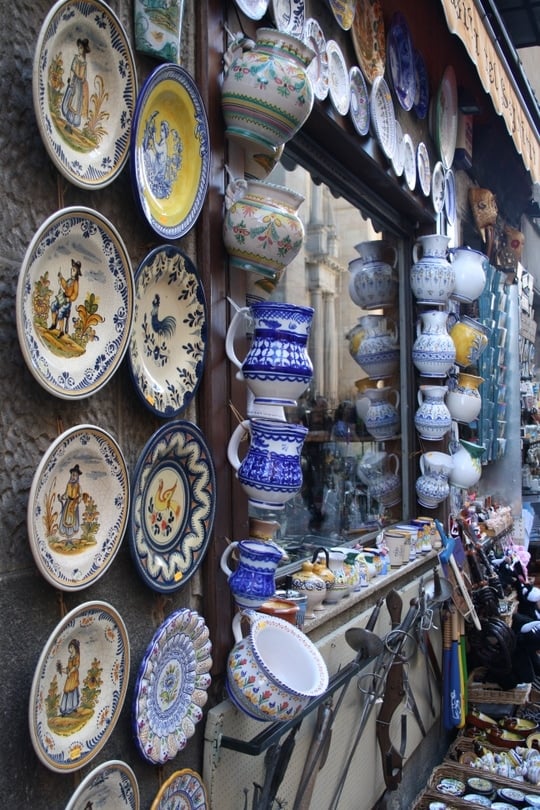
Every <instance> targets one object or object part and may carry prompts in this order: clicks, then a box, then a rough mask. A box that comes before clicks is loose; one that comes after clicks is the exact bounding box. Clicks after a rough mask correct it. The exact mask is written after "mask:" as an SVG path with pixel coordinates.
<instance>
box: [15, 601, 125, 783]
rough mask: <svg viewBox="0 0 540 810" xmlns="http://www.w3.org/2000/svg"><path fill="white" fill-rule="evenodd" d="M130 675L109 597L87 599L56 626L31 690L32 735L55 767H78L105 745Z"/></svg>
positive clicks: (39, 752)
mask: <svg viewBox="0 0 540 810" xmlns="http://www.w3.org/2000/svg"><path fill="white" fill-rule="evenodd" d="M128 679H129V642H128V636H127V631H126V628H125V625H124V622H123V621H122V618H121V617H120V615H119V614H118V613H117V612H116V610H115V609H114V608H113V607H112V606H111V605H109V604H107V603H106V602H85V603H84V604H83V605H79V606H78V607H76V608H74V609H73V610H72V611H70V612H69V613H68V614H67V615H66V616H65V617H64V618H63V619H62V621H61V622H59V624H58V625H57V627H56V628H55V630H54V631H53V632H52V634H51V636H50V637H49V640H48V641H47V644H46V645H45V648H44V650H43V652H42V653H41V656H40V659H39V661H38V664H37V667H36V671H35V673H34V678H33V681H32V689H31V692H30V706H29V721H30V736H31V738H32V744H33V746H34V748H35V751H36V754H37V755H38V757H39V759H40V760H41V761H42V762H43V764H44V765H46V766H47V767H48V768H50V769H51V770H52V771H59V772H66V771H75V770H78V769H79V768H82V767H83V766H84V765H87V764H88V763H89V762H90V760H92V759H93V758H94V757H95V756H96V754H98V753H99V751H100V750H101V749H102V748H103V746H104V745H105V743H106V742H107V740H108V739H109V737H110V736H111V734H112V732H113V729H114V727H115V725H116V722H117V720H118V717H119V715H120V712H121V710H122V706H123V704H124V699H125V696H126V690H127V684H128Z"/></svg>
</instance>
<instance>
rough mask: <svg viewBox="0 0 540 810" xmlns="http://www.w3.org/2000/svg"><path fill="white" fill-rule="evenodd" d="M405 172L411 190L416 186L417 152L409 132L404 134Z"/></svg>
mask: <svg viewBox="0 0 540 810" xmlns="http://www.w3.org/2000/svg"><path fill="white" fill-rule="evenodd" d="M403 174H404V175H405V182H406V183H407V187H408V188H409V190H410V191H414V189H415V188H416V152H415V150H414V144H413V142H412V138H411V136H410V135H409V133H408V132H406V133H405V135H404V136H403Z"/></svg>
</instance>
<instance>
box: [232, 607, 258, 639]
mask: <svg viewBox="0 0 540 810" xmlns="http://www.w3.org/2000/svg"><path fill="white" fill-rule="evenodd" d="M244 617H245V618H246V619H247V620H248V621H249V622H250V624H251V621H252V620H253V619H254V618H255V611H254V610H241V611H239V612H238V613H235V615H234V617H233V620H232V631H233V636H234V640H235V642H236V643H238V642H239V641H242V639H243V638H244V634H243V632H242V619H243V618H244Z"/></svg>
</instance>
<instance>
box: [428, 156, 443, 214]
mask: <svg viewBox="0 0 540 810" xmlns="http://www.w3.org/2000/svg"><path fill="white" fill-rule="evenodd" d="M431 201H432V203H433V208H434V209H435V213H436V214H440V213H441V211H442V210H443V208H444V169H443V165H442V163H441V161H440V160H438V161H437V163H436V164H435V166H434V167H433V174H432V175H431Z"/></svg>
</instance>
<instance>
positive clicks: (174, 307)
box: [129, 245, 207, 417]
mask: <svg viewBox="0 0 540 810" xmlns="http://www.w3.org/2000/svg"><path fill="white" fill-rule="evenodd" d="M206 334H207V327H206V299H205V295H204V289H203V286H202V284H201V281H200V279H199V275H198V273H197V270H196V268H195V265H194V264H193V262H192V261H191V259H190V258H189V257H188V256H186V255H185V254H184V253H182V251H181V250H179V249H178V248H177V247H175V246H174V245H164V246H163V247H158V248H155V249H154V250H152V251H151V252H150V253H149V254H148V256H146V258H145V259H144V260H143V261H142V263H141V264H140V266H139V268H138V270H137V274H136V276H135V307H134V314H133V329H132V331H131V338H130V343H129V363H130V369H131V374H132V377H133V379H134V381H135V386H136V389H137V392H138V393H139V395H140V396H141V399H142V400H143V402H144V403H145V405H147V406H148V407H149V408H150V410H152V411H153V412H154V413H155V414H157V416H164V417H171V416H176V415H178V414H179V413H180V412H181V411H182V410H184V409H185V408H186V407H187V405H188V404H189V403H190V402H191V400H192V398H193V396H194V394H195V391H196V390H197V388H198V386H199V382H200V379H201V375H202V372H203V367H204V358H205V355H206Z"/></svg>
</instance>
